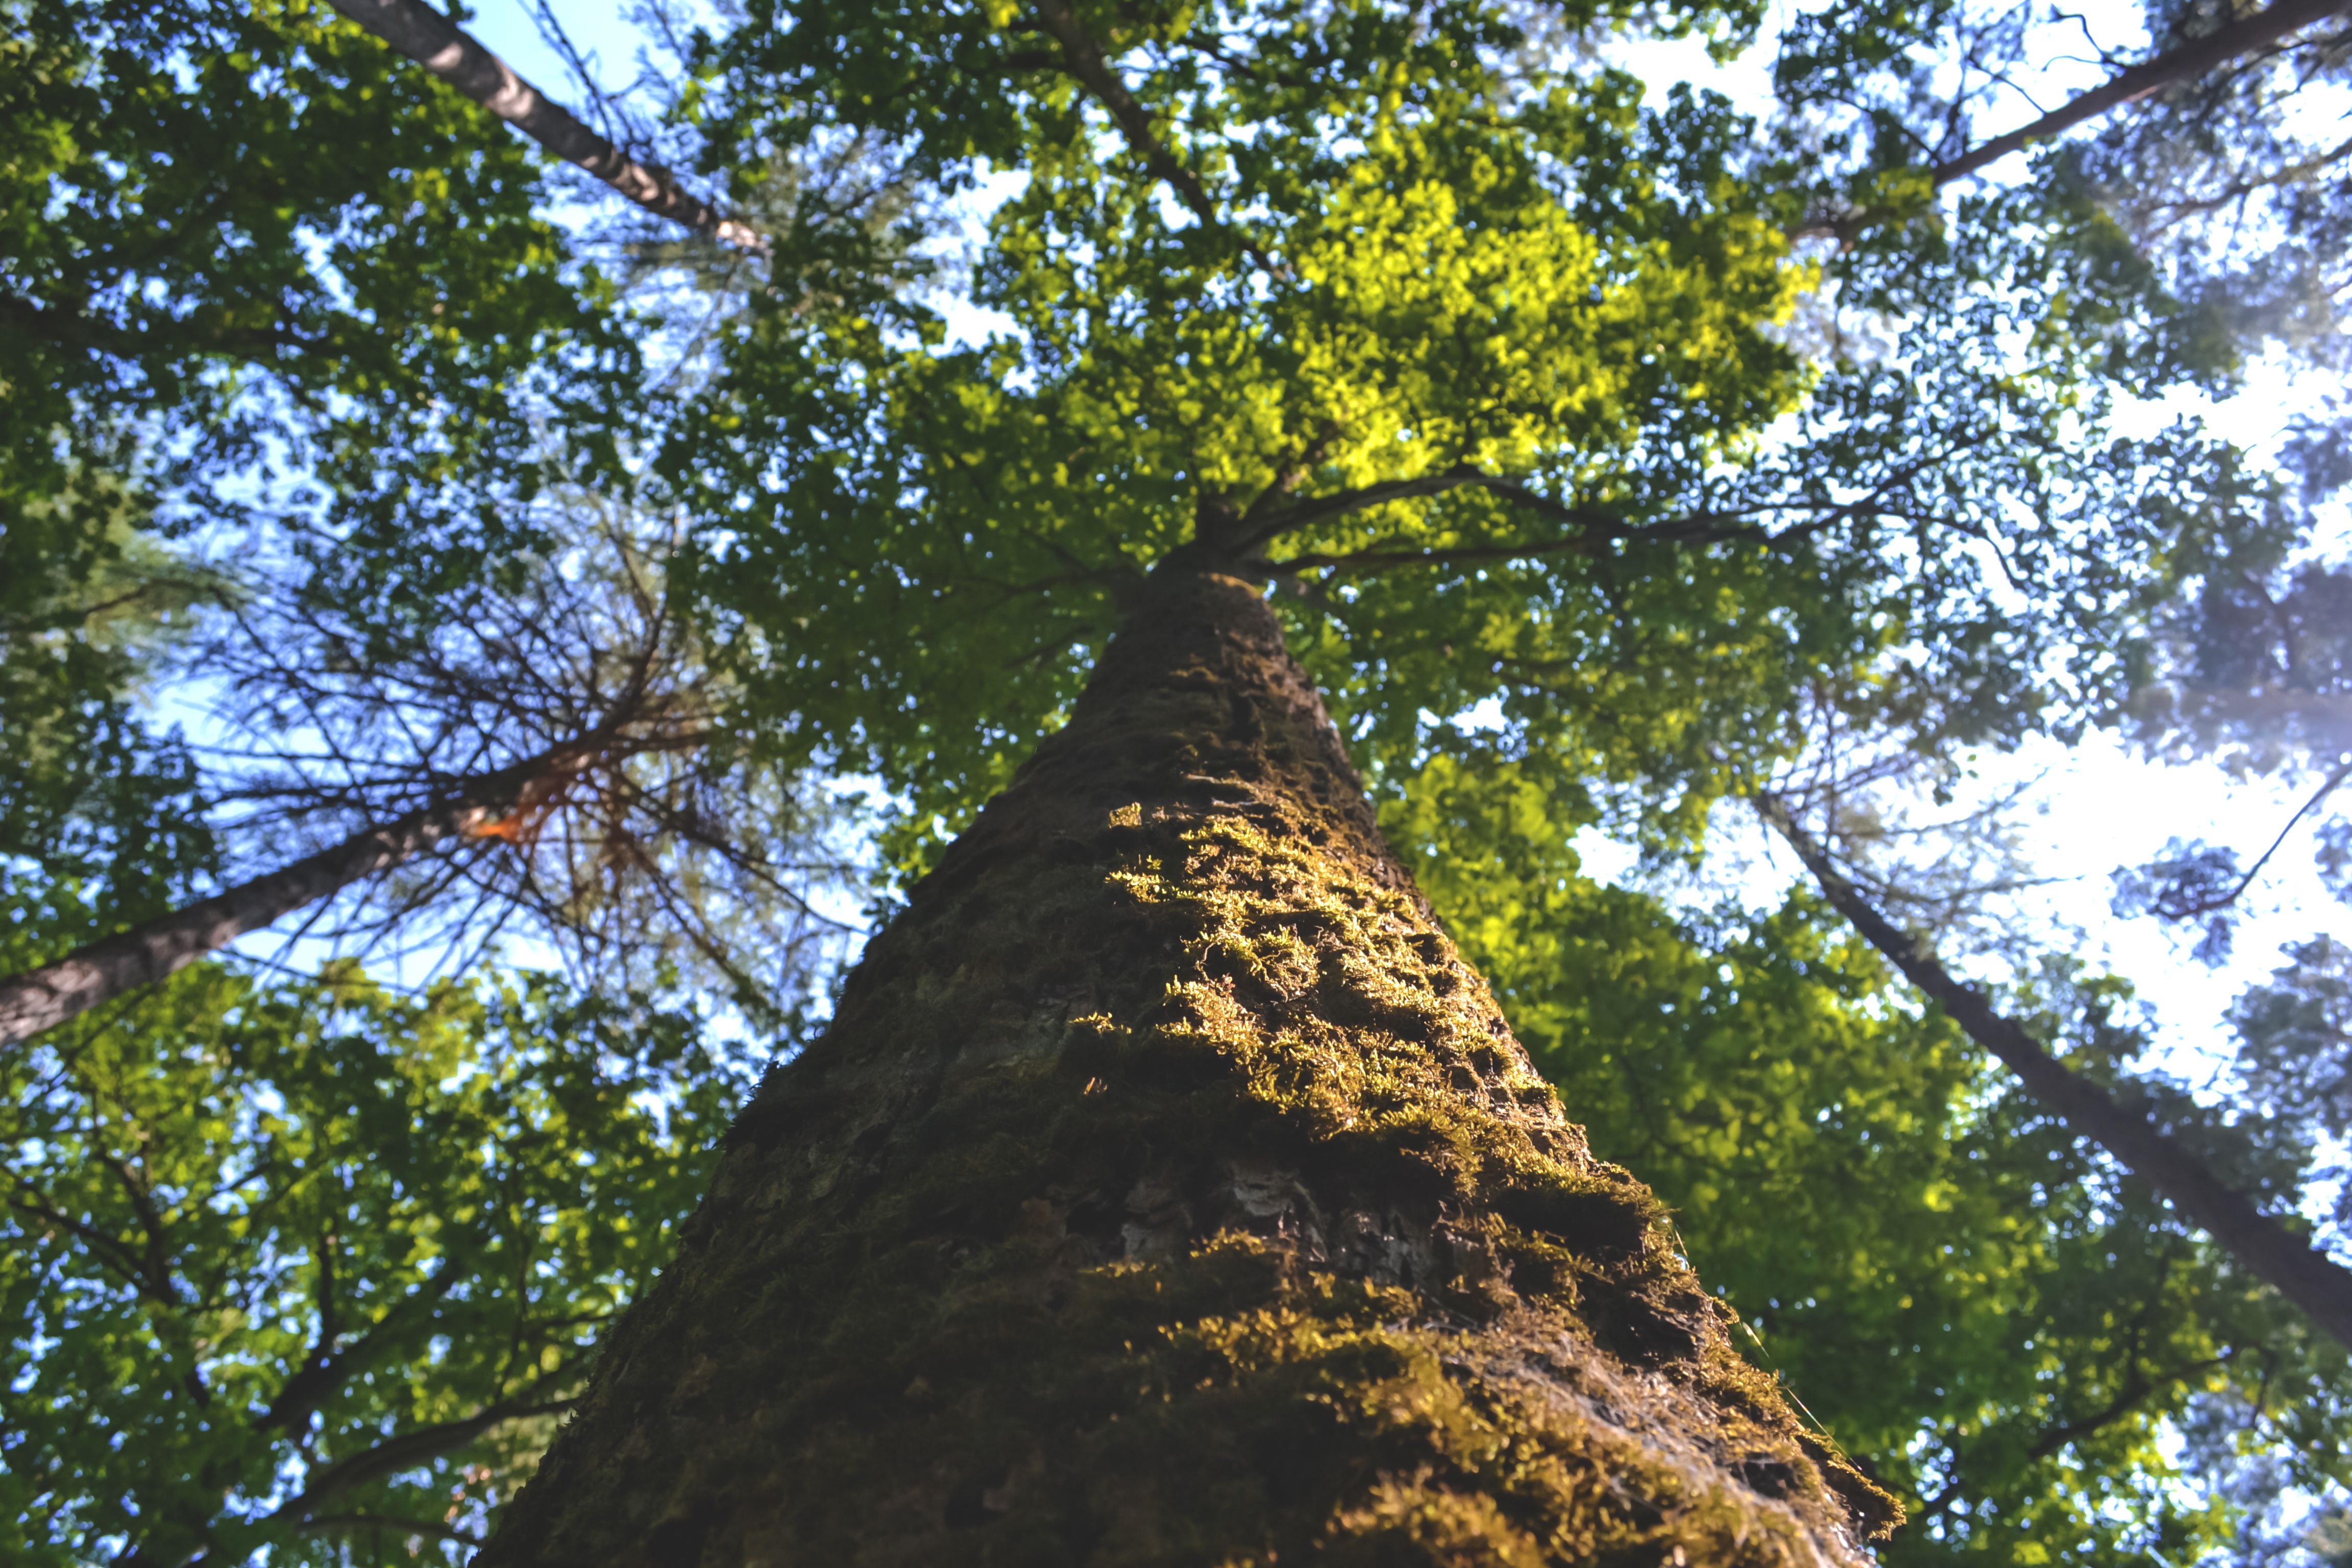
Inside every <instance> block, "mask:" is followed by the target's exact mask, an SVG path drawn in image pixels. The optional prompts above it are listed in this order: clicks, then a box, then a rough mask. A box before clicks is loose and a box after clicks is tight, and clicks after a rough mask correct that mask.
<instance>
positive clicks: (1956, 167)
mask: <svg viewBox="0 0 2352 1568" xmlns="http://www.w3.org/2000/svg"><path fill="white" fill-rule="evenodd" d="M2346 9H2347V0H2280V3H2279V4H2277V5H2273V6H2272V7H2270V8H2269V9H2268V10H2266V11H2257V12H2256V13H2254V14H2253V15H2252V16H2246V17H2242V18H2241V19H2240V20H2238V21H2235V22H2232V23H2231V24H2230V25H2229V26H2226V27H2218V28H2216V29H2214V30H2213V31H2212V32H2210V33H2208V34H2207V35H2205V37H2201V38H2197V39H2193V40H2191V41H2190V42H2189V43H2186V44H2183V45H2181V46H2180V47H2179V48H2177V49H2172V50H2168V51H2167V52H2166V53H2164V54H2161V55H2158V57H2157V58H2154V59H2152V60H2147V61H2145V62H2143V63H2142V64H2139V65H2136V66H2134V67H2132V68H2130V69H2129V70H2126V71H2125V72H2123V73H2122V74H2121V75H2119V76H2117V77H2116V79H2114V80H2113V81H2110V82H2108V83H2107V84H2106V85H2105V86H2104V87H2099V88H2094V89H2092V90H2090V91H2089V92H2086V93H2084V94H2083V95H2082V96H2080V97H2079V98H2075V99H2073V100H2069V101H2067V102H2066V103H2063V104H2062V105H2060V106H2059V107H2058V108H2056V109H2054V110H2051V111H2050V112H2049V113H2048V114H2045V115H2043V116H2042V118H2041V119H2039V120H2037V121H2033V123H2032V124H2031V125H2025V126H2021V127H2020V128H2018V129H2017V130H2015V131H2012V132H2009V133H2008V134H2007V135H2005V136H1996V137H1994V138H1993V139H1992V140H1991V141H1990V142H1986V143H1985V144H1984V145H1983V146H1981V147H1976V148H1972V149H1970V150H1969V152H1967V153H1963V154H1962V155H1960V156H1959V157H1958V158H1954V159H1952V160H1951V161H1950V162H1949V163H1938V164H1937V166H1936V168H1935V170H1934V171H1933V175H1932V177H1933V178H1934V180H1935V182H1936V184H1938V185H1948V184H1951V183H1952V182H1953V181H1954V180H1958V179H1965V178H1966V177H1967V176H1969V175H1970V174H1975V173H1976V172H1977V171H1978V170H1979V169H1982V168H1986V167H1989V166H1990V165H1991V164H1993V163H1999V162H2000V160H2001V159H2003V158H2006V157H2008V156H2009V155H2010V154H2011V153H2018V152H2022V151H2023V150H2024V149H2025V148H2027V147H2029V146H2031V145H2032V144H2033V143H2034V142H2043V141H2047V140H2048V139H2049V138H2051V137H2053V136H2056V135H2060V134H2062V133H2063V132H2067V131H2071V130H2073V129H2074V127H2075V126H2077V125H2080V124H2081V123H2083V121H2086V120H2095V119H2097V118H2098V117H2099V116H2100V115H2102V114H2105V113H2106V112H2107V111H2108V110H2111V109H2120V108H2122V107H2123V106H2124V105H2125V104H2126V103H2132V102H2135V101H2137V100H2140V99H2143V98H2146V97H2147V96H2148V95H2149V94H2151V93H2157V92H2162V91H2163V90H2164V89H2166V88H2168V87H2173V86H2177V85H2178V84H2179V83H2181V82H2185V81H2194V80H2195V79H2197V78H2199V77H2201V76H2203V75H2204V74H2205V73H2206V72H2207V71H2210V70H2211V69H2213V68H2215V67H2216V66H2221V65H2227V64H2228V63H2229V62H2230V61H2231V60H2234V59H2236V58H2239V57H2240V56H2242V55H2250V54H2252V53H2253V52H2254V51H2255V50H2256V49H2263V48H2268V47H2270V46H2271V45H2273V44H2275V43H2277V42H2278V41H2279V40H2280V39H2281V38H2284V37H2287V36H2288V35H2289V34H2291V33H2295V32H2299V31H2301V30H2302V29H2303V28H2305V27H2307V26H2311V24H2313V23H2314V22H2319V21H2325V20H2326V18H2328V17H2330V16H2337V15H2339V14H2341V13H2343V12H2344V11H2345V10H2346Z"/></svg>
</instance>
